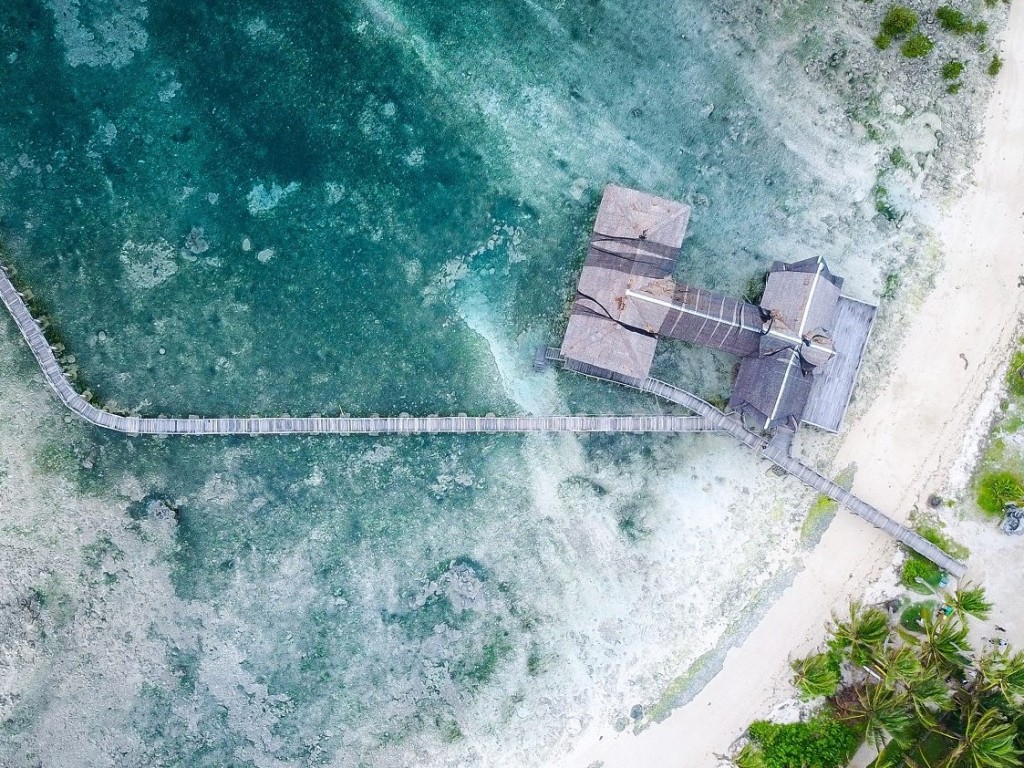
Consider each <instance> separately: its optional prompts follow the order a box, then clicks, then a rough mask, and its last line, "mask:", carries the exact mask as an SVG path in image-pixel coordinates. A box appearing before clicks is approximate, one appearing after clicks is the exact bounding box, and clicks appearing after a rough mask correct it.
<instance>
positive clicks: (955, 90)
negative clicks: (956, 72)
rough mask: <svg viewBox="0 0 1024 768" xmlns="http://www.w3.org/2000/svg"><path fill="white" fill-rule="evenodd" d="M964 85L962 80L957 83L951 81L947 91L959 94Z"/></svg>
mask: <svg viewBox="0 0 1024 768" xmlns="http://www.w3.org/2000/svg"><path fill="white" fill-rule="evenodd" d="M963 87H964V84H963V81H962V80H957V81H956V82H955V83H950V84H949V85H947V86H946V93H953V94H957V93H960V89H961V88H963Z"/></svg>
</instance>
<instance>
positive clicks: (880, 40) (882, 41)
mask: <svg viewBox="0 0 1024 768" xmlns="http://www.w3.org/2000/svg"><path fill="white" fill-rule="evenodd" d="M890 45H892V38H891V37H889V36H888V35H879V36H878V37H876V38H875V48H877V49H878V50H880V51H884V50H886V49H888V48H889V46H890Z"/></svg>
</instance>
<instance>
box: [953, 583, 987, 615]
mask: <svg viewBox="0 0 1024 768" xmlns="http://www.w3.org/2000/svg"><path fill="white" fill-rule="evenodd" d="M943 596H944V597H945V598H946V605H948V606H949V607H950V608H952V609H953V613H954V614H956V617H957V618H958V619H960V621H961V622H964V621H967V617H968V616H973V617H974V618H976V619H981V620H982V621H984V620H985V619H987V618H988V617H989V614H990V613H991V612H992V603H990V602H989V601H988V600H987V599H986V598H985V588H984V587H969V586H968V585H967V584H964V585H963V586H962V587H957V588H956V589H955V590H954V591H953V592H945V593H943Z"/></svg>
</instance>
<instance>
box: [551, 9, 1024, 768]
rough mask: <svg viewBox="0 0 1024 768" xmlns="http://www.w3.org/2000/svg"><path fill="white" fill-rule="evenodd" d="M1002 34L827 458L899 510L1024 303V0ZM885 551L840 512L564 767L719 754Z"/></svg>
mask: <svg viewBox="0 0 1024 768" xmlns="http://www.w3.org/2000/svg"><path fill="white" fill-rule="evenodd" d="M1004 39H1005V40H1006V41H1007V42H1006V44H1005V45H1004V53H1003V57H1004V59H1005V62H1006V63H1005V66H1004V67H1003V71H1002V72H1001V73H1000V75H999V78H998V82H997V84H996V91H995V93H994V94H993V97H992V99H991V101H990V102H989V105H988V108H987V114H986V118H985V119H986V123H985V135H984V144H983V146H982V150H981V156H980V158H979V161H978V164H977V166H976V167H975V185H974V186H972V187H971V188H970V189H969V190H968V191H967V192H966V193H965V195H964V197H963V198H961V199H960V200H959V201H957V202H956V203H955V204H954V205H952V206H951V207H950V209H949V210H948V211H945V212H944V217H943V219H942V221H941V223H940V224H939V225H938V229H939V233H940V235H941V237H942V239H943V242H944V250H945V265H944V267H943V269H942V271H941V273H940V274H939V275H938V277H937V280H936V288H935V289H934V290H933V291H932V292H931V293H930V294H929V295H928V296H927V297H926V299H925V301H924V303H923V304H922V306H921V308H920V311H919V312H918V314H917V315H916V316H915V317H914V319H913V321H912V323H911V325H910V327H909V328H908V329H907V333H906V335H905V337H904V339H903V341H902V342H901V349H900V350H899V354H898V355H897V356H896V358H895V366H896V367H895V369H894V370H893V373H892V376H891V377H890V379H889V382H888V385H887V387H886V389H885V390H884V392H882V393H881V394H880V396H879V397H878V398H877V399H876V400H875V401H874V403H873V404H872V405H871V407H870V408H869V409H868V410H867V411H866V412H865V413H864V414H863V416H862V417H861V418H860V419H859V420H858V421H857V423H855V424H854V425H852V427H851V428H850V430H849V432H848V434H847V435H846V436H845V438H844V440H843V444H842V447H841V449H840V452H839V455H838V457H837V459H836V462H835V466H840V467H842V466H847V465H848V464H849V463H850V462H856V463H857V466H858V471H857V478H856V482H855V484H854V488H853V490H854V492H855V493H857V494H858V495H859V496H860V497H861V498H863V499H864V500H865V501H867V502H869V503H871V504H874V505H875V506H877V507H879V508H880V509H882V510H884V511H886V512H888V513H889V514H891V515H892V516H893V517H894V518H896V519H897V520H902V519H905V518H906V516H907V515H908V513H909V512H910V510H911V509H912V508H913V507H914V506H915V505H918V504H923V503H924V500H925V498H926V497H927V495H928V493H929V492H931V491H932V490H935V489H941V488H942V486H943V485H944V483H943V478H944V474H945V473H946V471H947V470H948V469H949V467H950V465H951V464H952V462H953V461H954V460H955V459H956V457H957V454H958V452H959V451H960V450H961V447H962V444H963V438H964V434H965V432H966V430H967V428H968V425H969V421H970V419H971V417H972V415H973V412H974V409H975V407H976V406H977V404H978V403H979V401H980V400H981V398H982V395H983V394H984V392H985V389H986V387H987V386H988V385H989V384H990V382H991V380H992V377H993V376H994V375H995V374H996V372H997V369H998V367H999V365H1000V363H1001V362H1003V359H1004V357H1005V351H1006V350H1007V348H1008V347H1009V346H1010V344H1011V342H1012V340H1013V337H1014V335H1015V333H1016V331H1017V328H1018V323H1019V318H1020V316H1021V309H1022V308H1024V288H1020V287H1018V276H1020V275H1024V3H1014V4H1013V6H1012V9H1011V12H1010V22H1009V26H1008V28H1007V30H1006V32H1005V38H1004ZM961 354H963V356H964V357H966V360H967V363H966V366H965V363H964V360H963V358H961ZM894 548H895V545H894V543H893V542H892V541H891V540H890V539H889V538H888V537H886V536H885V535H884V534H883V533H881V532H880V531H876V530H874V529H872V528H870V527H868V526H867V525H866V524H865V523H864V522H863V521H862V520H860V519H858V518H855V517H854V516H853V515H851V514H847V513H840V514H839V515H838V516H837V517H836V519H835V521H834V522H833V523H832V525H831V526H830V528H829V529H828V531H827V532H826V533H825V535H824V537H823V538H822V540H821V542H820V544H819V545H818V547H817V548H816V549H815V550H814V552H813V553H812V554H811V555H810V556H809V557H808V558H807V560H806V563H805V567H804V570H803V571H802V572H801V573H800V574H799V575H798V576H797V578H796V579H795V581H794V583H793V585H792V586H791V587H790V588H789V589H788V590H787V591H786V592H785V593H784V594H783V595H782V597H781V598H780V599H779V600H778V601H777V602H776V603H775V604H774V605H773V606H772V607H771V608H770V609H769V611H768V612H767V614H766V615H765V616H764V618H763V619H762V621H761V622H760V624H759V625H758V626H757V627H756V629H755V630H754V631H753V632H752V633H751V635H750V636H749V637H748V638H747V639H746V640H745V641H744V642H743V644H742V645H740V646H739V647H737V648H735V649H733V650H732V651H731V652H730V653H729V654H728V656H727V657H726V660H725V664H724V666H723V668H722V670H721V671H720V672H719V674H718V675H716V676H715V677H714V679H712V681H711V682H710V683H709V684H708V685H707V686H706V687H705V688H704V689H703V690H702V691H701V692H700V693H699V694H698V695H697V697H696V698H695V699H694V700H693V701H692V702H691V703H689V704H688V705H686V706H685V707H682V708H681V709H679V710H678V711H677V712H675V713H673V714H672V716H671V717H670V718H669V719H668V720H666V721H665V722H664V723H661V724H660V725H656V726H654V727H651V728H649V729H647V730H646V731H644V732H643V733H642V734H640V735H639V736H634V735H632V734H631V733H629V732H628V731H627V732H624V733H620V734H615V733H614V732H612V731H610V730H609V731H607V732H606V733H605V734H604V736H603V737H602V738H601V739H600V741H598V740H597V739H598V734H595V735H594V736H593V738H592V739H591V740H590V741H589V743H584V744H583V745H582V746H581V748H580V749H578V750H577V751H576V752H575V753H574V754H572V755H570V756H569V757H567V759H566V761H565V762H564V765H565V766H567V768H582V767H583V766H589V765H592V764H594V763H597V762H598V761H603V762H601V763H598V764H601V765H602V768H633V767H634V766H646V767H649V768H660V767H661V766H666V767H667V766H680V767H684V766H685V768H699V767H701V766H709V765H714V764H715V763H716V759H715V754H716V753H721V752H724V751H725V750H727V749H728V747H729V745H730V744H731V743H732V742H733V741H734V740H735V739H736V738H737V737H738V736H739V735H740V734H741V733H742V732H743V730H744V729H745V727H746V726H747V724H748V723H749V722H750V721H751V720H753V719H756V718H758V717H763V716H764V715H766V714H767V713H768V712H769V710H770V709H771V707H772V706H773V704H774V703H776V702H778V701H780V700H782V699H786V698H789V697H790V696H792V694H793V690H792V688H791V686H790V684H789V679H790V676H791V674H790V671H789V666H788V660H789V659H790V658H791V656H795V655H800V654H802V653H805V652H807V651H808V650H810V649H811V648H812V647H813V646H815V645H817V644H818V643H820V642H821V640H822V638H823V635H824V625H825V622H826V621H827V619H828V617H829V615H830V612H831V611H832V610H833V608H842V607H843V606H844V605H845V603H846V602H847V601H848V600H849V599H850V598H852V597H859V596H860V595H862V594H863V591H864V586H865V584H867V583H868V582H870V581H871V580H872V579H873V578H874V577H875V576H876V575H877V574H878V573H879V572H880V571H881V570H882V569H884V568H886V567H888V566H889V565H890V564H891V563H892V560H893V554H894ZM968 578H970V573H968Z"/></svg>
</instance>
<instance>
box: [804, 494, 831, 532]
mask: <svg viewBox="0 0 1024 768" xmlns="http://www.w3.org/2000/svg"><path fill="white" fill-rule="evenodd" d="M838 510H839V503H838V502H836V501H833V500H832V499H830V498H829V497H828V496H825V495H824V494H819V495H818V498H816V499H815V500H814V501H813V502H811V508H810V509H808V510H807V517H805V518H804V524H803V525H802V526H800V541H803V542H806V541H809V540H811V539H813V538H815V535H818V536H820V535H821V533H822V532H823V531H824V530H825V528H826V526H828V523H829V521H830V520H831V519H832V518H833V517H835V515H836V512H837V511H838Z"/></svg>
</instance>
